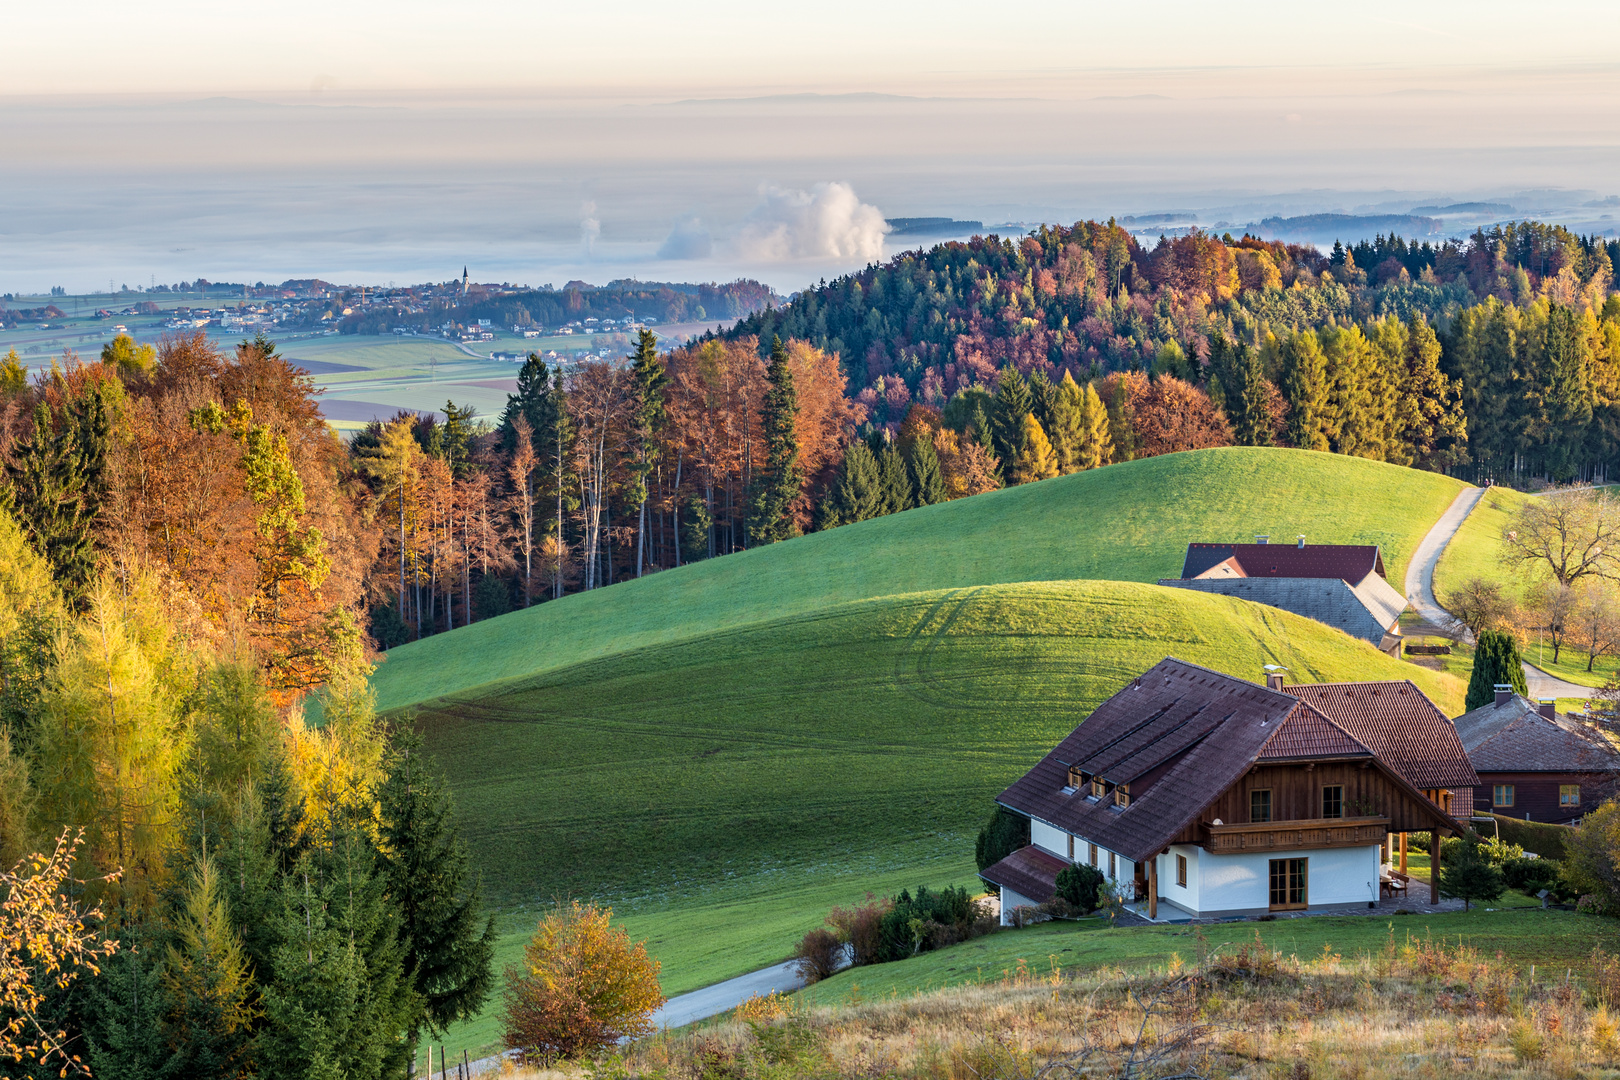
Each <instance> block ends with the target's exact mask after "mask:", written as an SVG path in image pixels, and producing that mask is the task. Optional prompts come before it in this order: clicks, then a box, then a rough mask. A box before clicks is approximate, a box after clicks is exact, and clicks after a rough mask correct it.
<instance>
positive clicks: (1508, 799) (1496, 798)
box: [1491, 784, 1513, 806]
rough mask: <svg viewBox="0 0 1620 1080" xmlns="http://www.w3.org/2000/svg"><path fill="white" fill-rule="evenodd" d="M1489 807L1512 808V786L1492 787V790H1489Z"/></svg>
mask: <svg viewBox="0 0 1620 1080" xmlns="http://www.w3.org/2000/svg"><path fill="white" fill-rule="evenodd" d="M1491 805H1492V806H1512V805H1513V785H1512V784H1496V785H1493V786H1492V788H1491Z"/></svg>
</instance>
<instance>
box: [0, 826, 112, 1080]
mask: <svg viewBox="0 0 1620 1080" xmlns="http://www.w3.org/2000/svg"><path fill="white" fill-rule="evenodd" d="M70 836H72V839H69V837H70ZM79 842H80V841H79V836H77V835H73V834H72V831H71V830H63V832H62V835H61V836H60V837H59V838H58V839H57V841H56V850H55V851H53V852H52V853H51V854H49V855H43V854H42V855H34V856H32V857H31V858H29V859H27V860H25V861H24V862H23V863H19V864H17V865H16V866H15V867H14V868H13V869H11V870H10V871H0V889H4V899H3V900H0V1062H7V1063H10V1064H12V1065H33V1064H38V1065H43V1066H49V1067H59V1068H60V1074H61V1075H63V1076H66V1075H67V1074H68V1072H69V1071H70V1070H71V1071H74V1072H79V1073H87V1072H88V1071H89V1070H87V1069H85V1068H84V1066H83V1065H82V1064H81V1063H80V1061H79V1056H78V1055H77V1054H74V1053H72V1052H71V1051H70V1050H68V1048H67V1041H68V1033H67V1032H66V1031H63V1030H61V1029H60V1028H57V1027H54V1026H53V1025H52V1024H51V1023H50V1022H49V1021H48V1020H46V1019H44V1018H42V1017H41V1016H40V1014H39V1012H40V1006H41V1005H42V1004H44V1002H45V999H46V996H47V995H48V994H50V993H51V992H53V991H56V992H60V991H62V990H65V989H67V987H68V986H69V985H70V984H72V983H73V982H74V981H75V980H77V979H78V977H79V976H80V975H81V974H85V973H88V974H90V975H99V974H100V973H101V969H100V968H99V967H98V966H97V961H99V960H103V959H105V958H106V957H108V956H111V955H112V954H113V953H114V952H116V951H117V950H118V942H116V941H108V940H102V939H100V938H99V937H98V936H97V934H96V933H95V931H93V930H91V929H89V928H88V927H89V926H92V925H95V924H97V923H99V922H101V920H102V912H101V909H100V908H91V909H90V910H88V911H85V910H81V909H80V908H79V906H78V905H77V904H76V903H75V902H74V901H72V900H70V899H68V897H67V895H66V890H65V889H64V888H63V886H64V885H65V884H67V882H68V880H69V877H68V872H69V870H70V869H71V867H72V865H73V856H74V852H75V851H76V850H77V849H78V846H79Z"/></svg>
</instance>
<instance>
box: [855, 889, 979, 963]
mask: <svg viewBox="0 0 1620 1080" xmlns="http://www.w3.org/2000/svg"><path fill="white" fill-rule="evenodd" d="M973 916H974V911H973V901H972V899H971V898H969V896H968V892H967V890H966V889H964V888H960V887H957V888H951V887H946V888H944V889H941V890H940V891H939V892H937V893H936V892H932V891H930V890H929V888H928V886H926V885H922V886H919V887H918V889H917V895H916V896H915V897H913V896H912V895H911V893H910V892H908V891H906V890H903V889H902V890H901V892H900V895H899V896H897V897H895V898H894V905H893V906H892V907H891V908H889V910H888V911H887V912H886V913H885V914H884V916H883V922H882V925H881V930H880V933H881V938H882V943H881V945H880V946H879V949H878V959H879V961H880V962H881V961H889V960H904V959H905V958H906V957H908V956H915V955H916V954H917V953H919V952H921V951H922V950H923V946H924V945H925V944H926V943H927V942H928V940H929V937H930V935H931V934H933V933H936V931H934V929H933V926H932V925H931V924H938V925H940V926H950V927H958V928H960V929H959V930H958V932H957V937H956V940H957V941H960V940H962V939H963V938H964V937H966V936H967V935H968V932H969V929H970V928H971V926H972V924H973Z"/></svg>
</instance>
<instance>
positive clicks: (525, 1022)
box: [501, 900, 664, 1065]
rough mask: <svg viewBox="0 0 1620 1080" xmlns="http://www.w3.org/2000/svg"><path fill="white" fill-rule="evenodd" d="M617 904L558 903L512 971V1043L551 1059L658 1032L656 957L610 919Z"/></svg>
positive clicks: (506, 1012) (504, 1017)
mask: <svg viewBox="0 0 1620 1080" xmlns="http://www.w3.org/2000/svg"><path fill="white" fill-rule="evenodd" d="M612 918H613V909H611V908H605V907H599V906H597V905H596V904H581V903H580V902H579V901H577V900H575V901H573V902H572V903H571V904H568V905H566V906H565V905H563V904H558V905H556V906H555V907H553V908H552V909H551V911H549V912H547V913H546V915H545V917H544V918H542V919H541V920H540V925H539V926H538V927H537V928H536V929H535V932H534V937H532V938H531V939H530V940H529V943H528V945H526V946H524V950H523V963H522V964H521V965H512V966H510V967H508V968H507V969H506V992H505V1005H504V1008H503V1009H502V1013H501V1025H502V1028H503V1030H504V1035H505V1040H506V1045H507V1047H508V1048H509V1049H513V1050H517V1051H519V1052H520V1053H521V1054H522V1055H523V1057H524V1058H525V1059H526V1060H527V1059H539V1060H540V1061H542V1062H544V1063H546V1064H548V1065H549V1064H550V1063H551V1062H553V1061H555V1060H556V1059H557V1058H560V1057H574V1056H577V1055H579V1054H583V1053H588V1052H590V1051H593V1050H599V1049H603V1048H606V1047H609V1046H612V1045H614V1044H615V1043H617V1042H619V1041H620V1040H621V1039H627V1038H635V1037H636V1036H639V1035H645V1034H648V1033H649V1032H651V1031H652V1029H653V1024H652V1014H653V1010H655V1009H657V1008H658V1006H660V1005H662V1004H663V1003H664V994H663V991H661V990H660V989H659V987H658V967H659V965H658V961H656V960H654V959H652V958H651V957H650V956H648V955H647V947H646V946H645V945H631V944H630V935H629V934H627V933H626V932H625V931H624V930H623V929H622V928H618V927H614V926H613V924H612Z"/></svg>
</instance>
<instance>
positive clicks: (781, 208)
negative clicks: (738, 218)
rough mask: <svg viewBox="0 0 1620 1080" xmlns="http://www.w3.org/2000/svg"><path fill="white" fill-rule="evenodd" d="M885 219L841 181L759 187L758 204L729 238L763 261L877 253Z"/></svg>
mask: <svg viewBox="0 0 1620 1080" xmlns="http://www.w3.org/2000/svg"><path fill="white" fill-rule="evenodd" d="M888 231H889V225H888V223H887V222H886V221H884V220H883V215H882V213H880V212H879V211H878V208H877V207H875V206H868V205H867V204H866V203H863V202H861V200H860V199H858V198H856V196H855V189H854V188H852V187H850V186H849V185H848V184H845V183H842V182H833V183H822V184H817V185H815V187H813V188H811V189H810V190H809V191H794V190H789V189H786V188H779V187H764V188H762V189H761V190H760V201H759V205H758V206H756V207H754V209H753V211H752V212H751V213H750V214H749V215H748V217H747V218H746V219H745V220H744V221H743V224H742V228H740V229H739V230H738V231H737V237H736V239H735V240H734V241H733V244H734V246H735V248H736V252H737V254H739V255H741V256H743V257H744V258H750V259H761V260H766V261H772V262H777V261H782V260H786V259H816V258H821V259H828V258H832V259H879V258H882V257H883V234H884V233H886V232H888Z"/></svg>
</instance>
